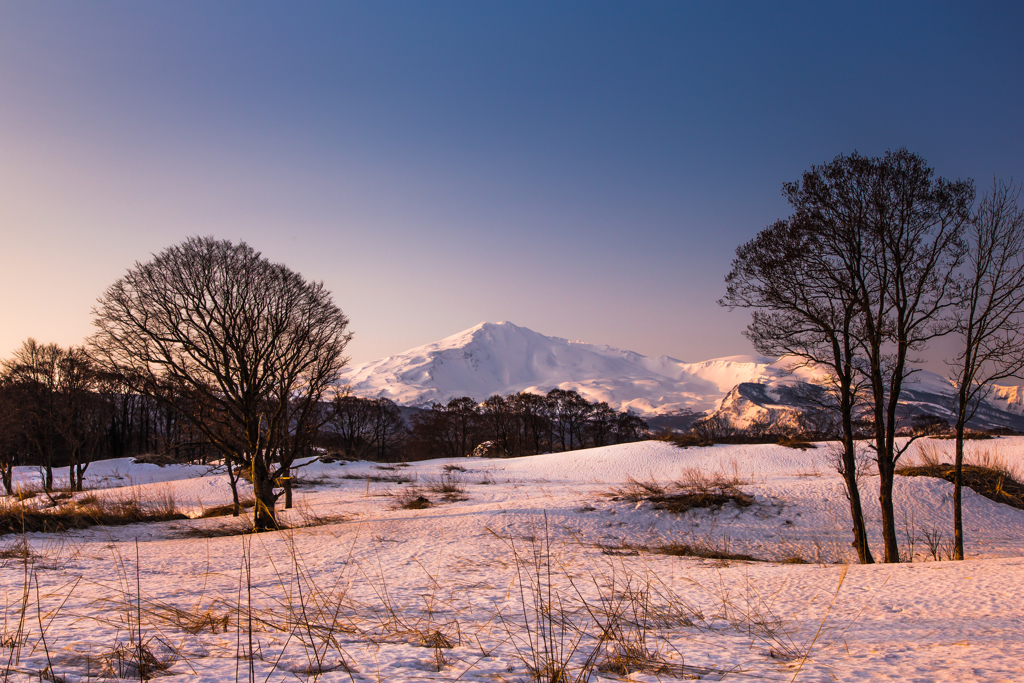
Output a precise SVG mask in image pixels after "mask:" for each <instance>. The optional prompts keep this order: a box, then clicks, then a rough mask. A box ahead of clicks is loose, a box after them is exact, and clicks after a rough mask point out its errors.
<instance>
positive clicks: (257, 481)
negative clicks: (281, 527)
mask: <svg viewBox="0 0 1024 683" xmlns="http://www.w3.org/2000/svg"><path fill="white" fill-rule="evenodd" d="M250 473H251V475H252V491H253V497H254V498H255V506H254V514H253V528H254V529H255V530H256V531H271V530H274V529H277V517H276V515H275V510H274V506H275V504H276V503H277V496H276V495H275V494H274V480H273V479H272V478H271V476H270V471H269V469H268V468H267V466H266V463H264V462H263V459H262V457H260V456H259V455H256V456H254V457H253V459H252V470H251V471H250Z"/></svg>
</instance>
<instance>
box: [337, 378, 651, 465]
mask: <svg viewBox="0 0 1024 683" xmlns="http://www.w3.org/2000/svg"><path fill="white" fill-rule="evenodd" d="M647 433H648V430H647V423H646V422H645V421H644V420H643V419H642V418H640V417H637V416H636V415H633V414H631V413H629V412H620V411H617V410H614V409H613V408H611V407H610V406H609V405H608V404H607V403H605V402H591V401H588V400H587V399H585V398H584V397H583V396H581V395H580V394H579V392H577V391H575V390H571V389H570V390H565V389H552V390H551V391H549V392H548V393H547V394H534V393H530V392H525V391H524V392H520V393H517V394H511V395H509V396H500V395H494V396H491V397H490V398H488V399H487V400H486V401H484V402H483V403H477V402H476V401H475V400H474V399H472V398H469V397H466V396H463V397H459V398H453V399H451V400H450V401H448V402H447V403H438V404H434V405H432V406H431V407H430V408H429V409H427V410H422V411H418V412H415V413H413V414H412V416H411V418H410V419H409V420H408V422H407V421H406V420H405V419H403V417H402V414H401V411H400V409H399V408H398V406H396V405H395V404H394V403H393V402H392V401H390V400H389V399H386V398H377V399H366V398H359V397H356V396H351V395H343V396H339V397H338V398H336V399H335V400H334V401H333V403H332V408H331V417H330V419H329V421H328V422H327V424H326V425H325V427H324V430H323V433H322V436H321V444H322V445H323V446H324V447H325V448H327V449H329V450H330V451H332V452H335V453H338V454H339V455H341V456H343V457H345V458H350V459H352V458H359V459H373V460H423V459H429V458H444V457H447V458H457V457H464V456H467V455H472V454H474V453H477V454H481V455H487V456H489V457H519V456H524V455H536V454H539V453H551V452H560V451H571V450H576V449H580V448H593V447H597V446H607V445H611V444H617V443H628V442H631V441H638V440H640V439H642V438H645V437H646V436H647Z"/></svg>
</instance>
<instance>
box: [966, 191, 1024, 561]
mask: <svg viewBox="0 0 1024 683" xmlns="http://www.w3.org/2000/svg"><path fill="white" fill-rule="evenodd" d="M1019 197H1020V188H1019V187H1017V188H1014V187H1009V186H1007V185H1006V184H1004V183H1000V182H996V183H995V185H994V187H993V188H992V191H991V192H990V193H988V194H986V195H985V196H984V197H982V199H981V201H980V202H979V203H978V207H977V208H976V209H975V212H974V215H973V216H972V219H971V222H970V225H969V226H968V229H967V258H966V260H965V263H964V268H963V270H964V272H963V280H962V283H961V285H962V293H961V297H960V300H959V306H958V308H957V312H956V331H957V333H958V334H959V335H960V337H961V341H962V346H961V349H962V350H961V352H960V355H959V356H958V357H957V358H956V359H954V360H953V361H951V362H950V363H949V365H950V370H951V372H950V379H952V380H953V383H954V384H955V385H956V387H957V393H956V398H955V403H954V405H953V410H954V418H955V429H956V460H955V465H954V481H953V540H954V544H955V552H954V555H955V559H958V560H962V559H964V530H963V504H962V500H963V491H962V489H963V466H964V430H965V428H966V426H967V422H968V421H969V420H970V419H971V418H973V417H974V414H975V412H976V411H977V409H978V406H979V405H981V403H982V401H984V400H985V398H987V397H988V395H989V394H990V392H991V385H992V383H993V382H997V381H999V380H1002V379H1006V378H1009V377H1014V376H1019V375H1020V374H1021V372H1024V210H1022V209H1021V207H1020V205H1019V204H1018V202H1017V200H1018V198H1019Z"/></svg>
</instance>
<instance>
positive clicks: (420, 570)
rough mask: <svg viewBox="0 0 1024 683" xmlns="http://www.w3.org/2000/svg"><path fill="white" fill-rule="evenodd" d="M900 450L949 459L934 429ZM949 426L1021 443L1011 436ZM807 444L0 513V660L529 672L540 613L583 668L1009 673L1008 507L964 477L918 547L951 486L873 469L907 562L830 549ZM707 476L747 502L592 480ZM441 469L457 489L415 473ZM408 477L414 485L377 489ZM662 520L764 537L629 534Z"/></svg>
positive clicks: (219, 674) (266, 674)
mask: <svg viewBox="0 0 1024 683" xmlns="http://www.w3.org/2000/svg"><path fill="white" fill-rule="evenodd" d="M911 448H912V452H911V453H910V454H909V455H908V456H907V457H915V455H914V452H913V451H914V450H916V449H922V448H931V449H937V450H938V451H941V452H942V453H943V454H944V457H946V458H947V459H948V457H949V456H950V455H951V452H952V443H950V442H948V441H934V440H920V441H918V442H916V443H915V444H914V445H913V446H912V447H911ZM967 448H968V458H969V459H970V458H972V457H975V456H976V455H980V454H981V453H982V452H983V451H987V452H988V453H989V454H990V455H992V456H995V457H998V458H1001V459H1002V461H1003V462H1004V463H1005V464H1006V465H1007V466H1009V467H1012V468H1017V469H1020V468H1021V467H1022V466H1024V438H1020V437H1011V438H1000V439H996V440H991V441H972V442H969V443H968V445H967ZM830 461H831V456H830V446H829V445H828V444H819V447H818V448H816V449H813V450H808V451H800V450H791V449H786V448H783V447H781V446H778V445H774V444H761V445H720V446H713V447H707V448H690V449H677V448H675V447H672V446H670V445H668V444H666V443H663V442H650V441H648V442H640V443H635V444H623V445H618V446H609V447H604V448H596V449H589V450H580V451H572V452H568V453H558V454H548V455H538V456H531V457H524V458H518V459H499V460H491V459H477V458H463V459H459V460H457V461H453V460H433V461H425V462H417V463H411V464H409V465H408V466H405V467H393V466H383V465H379V464H375V463H370V462H355V463H340V462H336V463H331V464H326V463H313V464H310V465H308V466H307V467H305V468H302V469H300V470H299V471H298V473H297V476H298V486H297V488H296V491H295V499H296V500H295V508H294V509H292V510H288V511H281V519H282V520H283V521H284V522H285V523H288V524H290V525H292V526H293V527H294V528H291V529H288V530H285V531H281V532H270V533H263V534H259V535H257V536H252V535H239V533H238V530H239V529H240V528H241V524H242V523H241V522H239V521H238V520H233V519H232V518H230V517H220V518H213V519H182V520H174V521H168V522H159V523H149V524H134V525H130V526H123V527H92V528H89V529H85V530H81V531H75V532H72V533H68V534H49V533H28V534H24V535H20V534H17V535H13V536H7V537H3V536H0V549H2V551H3V552H0V557H2V558H3V560H2V562H0V580H2V581H3V584H4V586H5V595H6V596H7V597H6V599H5V618H6V621H5V627H6V631H5V632H4V633H5V639H4V640H3V642H2V643H0V647H3V648H4V652H3V654H4V655H5V658H4V661H7V662H9V663H8V664H6V665H4V664H2V663H0V666H4V667H5V673H7V674H8V676H7V680H11V681H17V682H22V681H24V682H25V683H28V682H29V681H39V680H65V681H69V682H71V681H74V682H77V681H89V680H121V679H128V680H132V679H134V680H138V678H139V675H138V672H137V670H136V669H133V668H132V667H131V666H125V664H126V662H127V663H129V664H130V662H131V658H132V657H133V656H134V655H133V653H134V652H136V651H137V650H138V644H139V642H140V641H141V643H142V644H143V645H144V647H145V648H146V652H147V653H152V656H153V661H154V662H156V663H159V665H160V667H165V666H166V667H167V669H166V670H165V671H162V675H161V678H160V680H165V681H167V683H176V682H178V681H182V682H184V681H189V682H195V683H199V682H203V683H231V682H233V681H238V680H259V681H267V683H283V682H284V681H295V680H308V681H312V680H317V681H323V682H324V683H341V682H343V681H344V682H347V683H353V682H362V681H366V682H371V681H398V682H404V681H451V682H453V683H454V681H462V682H469V683H485V682H486V683H491V682H494V681H505V682H507V683H514V682H517V681H530V680H534V674H533V673H532V672H531V670H530V668H529V667H530V666H533V663H534V662H536V661H537V659H535V658H534V655H535V654H538V653H539V651H541V650H543V647H544V645H545V643H544V642H542V641H541V640H539V639H538V629H541V628H550V629H552V631H551V633H552V635H553V638H554V640H552V641H547V644H550V643H551V642H555V643H556V644H557V643H561V644H563V645H564V647H563V648H562V649H560V650H559V651H558V652H557V653H555V654H556V655H561V657H560V658H556V659H555V660H554V661H556V662H561V663H564V664H565V665H566V666H567V667H568V668H567V672H568V676H569V678H570V679H571V680H590V681H592V682H593V683H602V682H608V683H610V682H611V681H622V680H629V681H644V682H648V683H654V682H655V681H657V682H660V683H667V682H669V681H682V680H693V679H694V678H695V677H699V678H701V679H702V680H710V681H727V682H728V681H747V680H752V679H753V680H785V681H791V680H794V679H795V680H797V681H800V682H801V683H825V682H831V681H836V680H840V681H894V682H895V681H899V682H900V683H903V682H905V681H912V680H922V681H929V683H932V682H939V683H953V682H957V683H959V682H961V681H1020V680H1024V639H1022V638H1021V637H1020V624H1021V623H1024V604H1022V603H1021V601H1020V600H1015V599H1013V596H1015V595H1020V594H1021V593H1022V592H1024V558H1022V557H1021V556H1022V554H1024V511H1022V510H1018V509H1015V508H1011V507H1008V506H1005V505H1001V504H997V503H994V502H992V501H990V500H988V499H986V498H983V497H981V496H979V495H976V494H974V493H973V491H971V490H969V489H968V490H965V492H964V493H965V495H964V520H965V522H964V523H965V542H966V551H967V557H968V559H967V560H966V561H964V562H946V561H935V560H934V559H933V558H932V557H931V555H930V552H929V550H928V548H927V544H926V542H925V536H926V534H936V533H938V534H943V533H944V534H945V537H948V530H949V529H950V528H951V519H950V506H949V501H950V498H951V495H952V487H951V485H950V484H948V483H947V482H945V481H942V480H938V479H929V478H906V477H897V478H896V486H895V491H894V499H895V504H896V518H897V520H899V521H900V524H901V530H900V543H901V548H902V549H903V550H904V551H905V552H907V553H908V554H909V553H913V555H914V559H915V561H914V562H913V563H910V564H901V565H882V564H878V565H869V566H863V565H838V564H835V563H837V562H850V561H852V560H853V559H854V557H853V551H852V549H851V547H850V532H849V528H850V524H849V520H848V512H847V506H846V502H845V499H844V496H843V484H842V480H841V478H840V477H839V476H838V475H837V474H836V473H835V472H834V470H833V469H832V467H831V466H830ZM460 470H461V471H460ZM716 474H721V475H724V476H725V477H727V478H730V479H732V478H736V479H738V480H739V481H740V483H739V484H738V486H739V487H740V488H741V489H742V491H743V492H744V493H746V494H748V495H749V496H751V497H752V498H753V500H754V502H753V504H751V505H750V506H748V507H738V506H736V505H734V504H732V503H729V504H726V505H725V506H723V507H721V508H720V509H718V510H714V509H703V510H691V511H689V512H687V513H685V514H673V513H669V512H665V511H663V510H657V509H654V508H653V507H652V506H651V505H650V504H648V503H636V502H630V501H628V500H624V499H621V498H620V499H616V498H615V497H614V495H613V494H614V493H615V491H616V489H618V488H621V487H622V486H624V485H628V484H629V481H630V480H631V479H633V480H637V481H641V482H650V483H654V484H660V485H666V484H669V483H671V482H673V481H685V480H687V479H692V478H694V477H699V476H705V477H714V476H716ZM15 475H16V482H17V483H18V484H20V485H22V486H23V487H24V486H29V485H31V484H33V483H36V482H37V480H38V472H37V471H36V470H35V468H28V467H24V468H22V467H19V468H16V473H15ZM445 476H449V477H454V478H456V480H457V481H458V482H460V485H461V486H462V487H463V489H464V494H463V497H462V499H456V500H453V501H450V502H444V501H443V500H442V496H441V495H440V494H439V493H437V492H434V491H432V490H431V488H430V487H431V486H432V483H433V482H437V481H438V480H440V479H441V478H442V477H445ZM382 477H392V478H393V479H392V480H391V481H381V480H380V479H381V478H382ZM398 477H401V478H402V480H403V481H399V480H397V479H398ZM877 482H878V479H877V477H875V476H871V475H870V473H867V474H866V476H865V478H864V481H863V486H864V488H863V491H862V495H863V501H864V505H865V511H866V513H867V516H868V520H867V521H868V525H869V532H870V542H871V544H872V546H873V548H874V550H875V551H876V552H878V551H880V538H879V532H878V528H879V520H878V511H877V503H876V502H875V501H876V494H877ZM86 485H87V487H89V486H94V485H96V486H104V487H112V488H108V489H107V490H100V491H87V492H86V494H85V495H95V496H108V495H109V496H112V497H114V498H115V499H118V498H121V499H130V500H139V501H141V502H143V503H145V502H147V501H156V502H157V503H158V504H161V505H166V504H167V502H166V501H168V500H173V501H176V503H177V505H178V506H180V507H182V508H183V509H184V510H185V511H186V512H188V513H189V514H190V515H193V516H194V515H196V514H198V513H199V512H201V511H202V510H204V509H209V508H210V507H213V506H217V505H222V504H224V503H227V502H229V501H230V500H231V494H230V490H229V488H228V484H227V478H226V475H225V474H224V473H223V472H220V473H218V472H216V471H211V470H209V469H208V468H203V467H198V466H175V465H171V466H167V467H158V466H156V465H148V464H145V465H144V464H135V463H133V462H132V461H131V460H130V459H120V460H110V461H101V462H96V463H93V464H92V465H91V466H90V468H89V471H88V473H87V475H86ZM413 492H420V493H422V494H423V495H425V496H427V497H429V498H430V499H431V500H432V501H433V502H434V505H433V506H432V507H429V508H426V509H401V508H399V506H398V505H397V501H398V500H399V498H400V496H402V495H403V494H405V493H408V494H410V495H412V494H413ZM242 493H243V497H246V496H245V494H246V493H247V492H246V491H244V490H243V491H242ZM248 493H250V494H251V492H248ZM40 499H42V496H40ZM310 520H312V521H313V522H314V523H315V525H312V526H304V524H306V523H307V522H309V521H310ZM317 520H319V521H317ZM232 528H234V529H235V531H234V533H232V531H231V530H232ZM225 534H226V535H225ZM666 544H679V545H682V544H691V545H706V546H709V547H714V548H719V549H722V550H726V551H728V552H731V553H743V554H749V555H752V556H754V557H757V558H761V559H765V560H769V561H767V562H747V561H722V560H707V559H698V558H694V557H677V556H670V555H664V554H658V553H654V552H648V550H645V549H649V548H657V547H659V546H664V545H666ZM939 557H940V558H941V557H942V555H941V552H940V554H939ZM797 559H799V560H802V561H803V562H805V564H794V563H792V562H794V561H796V560H797ZM538 600H543V601H546V602H545V604H538V603H537V601H538ZM616 615H618V616H616ZM597 622H600V623H597ZM609 625H613V626H614V629H610V627H609ZM41 632H42V634H45V638H44V637H42V634H41ZM628 647H633V648H634V650H633V652H634V653H636V652H637V651H636V649H635V648H638V647H639V648H642V649H643V653H642V654H643V655H644V656H645V657H647V659H646V660H643V659H641V658H639V657H634V658H633V659H631V660H627V663H630V662H631V665H632V666H634V667H636V668H635V669H632V670H630V671H631V672H630V673H629V674H628V675H625V674H623V673H621V670H618V671H619V672H617V670H616V669H614V668H613V666H614V665H615V662H616V661H617V660H616V659H615V657H616V654H617V653H618V654H620V655H621V653H622V652H624V651H625V648H628ZM595 648H596V651H595ZM250 652H252V653H253V654H252V656H251V657H250V655H249V653H250ZM592 653H593V656H592V657H591V654H592ZM539 659H541V661H543V658H542V657H539ZM250 661H251V667H252V668H251V669H250V668H249V667H250ZM618 661H621V660H618ZM588 666H589V667H592V669H591V670H590V671H589V673H586V674H585V673H584V670H585V669H586V667H588ZM644 667H646V668H644ZM798 668H799V672H797V669H798ZM627 670H629V669H627Z"/></svg>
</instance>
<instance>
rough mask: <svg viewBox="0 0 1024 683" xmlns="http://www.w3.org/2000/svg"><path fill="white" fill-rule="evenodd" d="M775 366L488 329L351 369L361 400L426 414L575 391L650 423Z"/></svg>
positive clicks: (348, 375)
mask: <svg viewBox="0 0 1024 683" xmlns="http://www.w3.org/2000/svg"><path fill="white" fill-rule="evenodd" d="M770 363H771V360H770V359H766V358H758V357H756V356H730V357H727V358H716V359H713V360H707V361H703V362H700V363H684V362H682V361H679V360H676V359H674V358H669V357H668V356H659V357H657V358H652V357H649V356H643V355H641V354H639V353H634V352H633V351H624V350H622V349H616V348H613V347H611V346H603V345H597V344H588V343H586V342H580V341H570V340H568V339H561V338H559V337H547V336H545V335H543V334H539V333H537V332H534V331H533V330H530V329H527V328H525V327H520V326H518V325H513V324H512V323H510V322H499V323H481V324H479V325H477V326H475V327H472V328H470V329H468V330H465V331H464V332H460V333H458V334H455V335H452V336H451V337H448V338H446V339H442V340H441V341H439V342H435V343H433V344H427V345H425V346H420V347H417V348H414V349H410V350H409V351H406V352H405V353H402V354H399V355H397V356H388V357H387V358H382V359H380V360H376V361H373V362H370V363H364V364H362V365H356V366H353V367H350V368H346V369H345V371H344V373H343V376H342V384H348V385H350V387H351V389H352V391H353V392H354V393H355V394H356V395H358V396H368V397H377V396H384V397H387V398H390V399H392V400H393V401H395V402H396V403H398V404H401V405H414V406H423V405H427V404H430V403H435V402H444V401H447V400H448V399H450V398H453V397H456V396H471V397H473V398H475V399H478V400H483V399H485V398H487V397H488V396H491V395H493V394H502V395H505V394H509V393H513V392H518V391H533V392H538V393H542V392H546V391H549V390H551V389H553V388H555V387H558V388H561V389H575V390H577V391H579V392H580V393H581V394H582V395H583V396H585V397H586V398H587V399H589V400H591V401H607V402H608V404H609V405H611V406H612V407H614V408H616V409H619V410H625V409H630V410H632V411H633V412H636V413H639V414H642V415H658V414H671V413H679V412H685V411H693V412H698V413H699V412H703V411H706V410H709V409H711V408H714V407H715V405H716V404H717V403H718V401H719V400H720V399H721V398H722V396H723V395H724V394H725V393H726V392H727V391H729V389H731V388H732V387H734V386H736V385H737V384H739V383H740V382H759V381H762V380H765V379H768V378H770V377H771V376H772V375H773V374H774V373H773V372H772V371H771V370H770V367H769V366H770Z"/></svg>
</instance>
